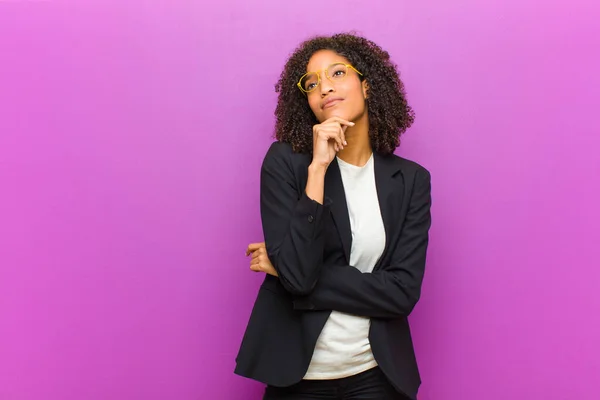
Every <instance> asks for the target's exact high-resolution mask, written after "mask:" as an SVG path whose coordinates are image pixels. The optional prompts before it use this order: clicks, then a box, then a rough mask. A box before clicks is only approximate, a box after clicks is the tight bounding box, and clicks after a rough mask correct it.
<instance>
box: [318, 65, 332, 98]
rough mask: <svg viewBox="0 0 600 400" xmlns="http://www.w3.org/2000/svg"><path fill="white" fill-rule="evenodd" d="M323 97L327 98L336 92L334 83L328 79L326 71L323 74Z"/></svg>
mask: <svg viewBox="0 0 600 400" xmlns="http://www.w3.org/2000/svg"><path fill="white" fill-rule="evenodd" d="M319 86H321V97H325V96H327V95H328V94H329V93H331V92H334V91H335V88H334V87H333V82H331V81H330V80H329V78H327V75H326V73H325V71H323V72H321V84H320V85H319Z"/></svg>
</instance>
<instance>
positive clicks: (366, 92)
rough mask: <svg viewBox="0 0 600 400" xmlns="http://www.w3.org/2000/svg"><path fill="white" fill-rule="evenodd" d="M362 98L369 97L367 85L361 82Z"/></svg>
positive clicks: (365, 82)
mask: <svg viewBox="0 0 600 400" xmlns="http://www.w3.org/2000/svg"><path fill="white" fill-rule="evenodd" d="M362 89H363V97H364V98H365V99H367V98H368V97H369V83H368V82H367V81H366V80H364V81H362Z"/></svg>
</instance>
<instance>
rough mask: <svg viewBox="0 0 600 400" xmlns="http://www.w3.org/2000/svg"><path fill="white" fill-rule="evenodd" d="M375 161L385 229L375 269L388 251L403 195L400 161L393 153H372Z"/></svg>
mask: <svg viewBox="0 0 600 400" xmlns="http://www.w3.org/2000/svg"><path fill="white" fill-rule="evenodd" d="M374 157H375V159H374V161H375V186H377V198H378V200H379V209H380V212H381V218H382V219H383V226H384V229H385V238H386V239H385V242H386V243H385V248H384V251H383V254H382V255H381V257H380V258H379V261H378V262H377V264H376V265H375V267H374V268H373V270H376V269H378V268H379V267H380V264H381V263H382V262H383V260H384V259H386V258H387V257H386V256H387V254H388V252H389V250H390V249H389V246H390V241H391V239H392V235H393V234H394V232H393V230H394V227H395V228H396V229H398V228H399V227H397V226H396V224H395V223H394V221H396V220H397V219H398V212H399V211H400V208H401V206H402V198H403V195H404V180H403V179H402V174H399V173H398V172H399V171H400V165H399V164H400V163H398V162H397V159H396V157H395V156H394V155H386V156H384V155H381V154H379V153H374Z"/></svg>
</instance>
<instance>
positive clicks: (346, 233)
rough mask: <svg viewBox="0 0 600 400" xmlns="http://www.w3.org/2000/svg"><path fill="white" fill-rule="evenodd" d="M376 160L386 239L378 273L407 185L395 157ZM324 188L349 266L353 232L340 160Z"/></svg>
mask: <svg viewBox="0 0 600 400" xmlns="http://www.w3.org/2000/svg"><path fill="white" fill-rule="evenodd" d="M373 157H374V162H375V186H376V187H377V198H378V200H379V209H380V212H381V218H382V219H383V226H384V229H385V237H386V243H385V249H384V252H383V254H382V256H381V257H380V258H379V262H378V263H377V265H376V266H375V268H374V269H377V268H378V267H379V264H380V263H381V262H382V260H383V259H384V258H386V257H385V256H386V255H387V253H388V251H389V249H388V247H389V245H390V239H391V237H392V235H393V233H394V232H393V229H394V226H395V224H394V221H395V220H397V218H398V217H397V213H398V212H399V211H400V207H401V205H402V197H403V194H404V181H403V179H402V178H401V174H399V173H398V172H399V171H400V165H399V163H398V162H397V159H396V157H395V156H393V155H389V156H384V155H381V154H379V153H377V152H375V153H374V155H373ZM325 188H326V189H325V196H327V197H328V198H329V199H330V200H331V202H332V205H331V214H332V216H333V220H334V223H335V226H336V229H337V231H338V233H339V235H340V238H341V241H342V246H343V248H344V254H345V256H346V260H347V261H348V263H350V250H351V248H352V230H351V228H350V216H349V215H348V204H347V202H346V194H345V192H344V184H343V182H342V175H341V173H340V167H339V165H338V163H337V159H335V158H334V159H333V161H332V162H331V164H329V168H328V169H327V175H326V176H325Z"/></svg>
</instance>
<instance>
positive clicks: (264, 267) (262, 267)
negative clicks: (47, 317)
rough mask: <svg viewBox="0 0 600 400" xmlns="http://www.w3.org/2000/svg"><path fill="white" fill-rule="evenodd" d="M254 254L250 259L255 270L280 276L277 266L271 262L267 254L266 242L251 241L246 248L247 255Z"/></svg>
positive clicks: (251, 267) (252, 268) (251, 266)
mask: <svg viewBox="0 0 600 400" xmlns="http://www.w3.org/2000/svg"><path fill="white" fill-rule="evenodd" d="M249 255H252V259H251V260H250V269H251V270H252V271H255V272H265V273H267V274H269V275H273V276H278V275H277V271H276V270H275V267H273V264H271V260H269V256H267V248H266V246H265V243H264V242H262V243H251V244H249V245H248V248H247V249H246V256H249Z"/></svg>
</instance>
